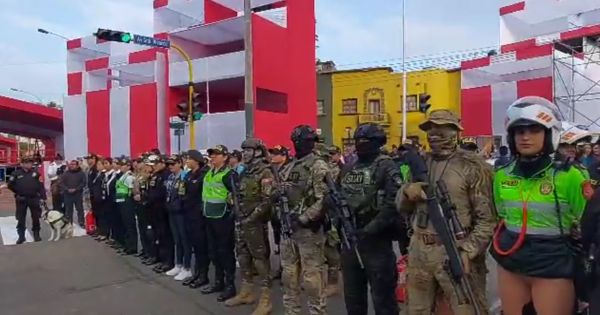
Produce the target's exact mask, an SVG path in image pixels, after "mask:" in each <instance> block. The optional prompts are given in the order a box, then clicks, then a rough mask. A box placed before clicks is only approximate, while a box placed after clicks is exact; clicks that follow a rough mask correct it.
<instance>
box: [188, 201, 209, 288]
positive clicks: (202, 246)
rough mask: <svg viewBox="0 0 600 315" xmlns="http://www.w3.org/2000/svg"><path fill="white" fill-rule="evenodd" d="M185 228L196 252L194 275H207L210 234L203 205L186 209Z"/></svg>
mask: <svg viewBox="0 0 600 315" xmlns="http://www.w3.org/2000/svg"><path fill="white" fill-rule="evenodd" d="M185 230H186V233H187V237H188V239H189V241H190V243H191V245H192V250H193V252H194V259H195V266H194V275H196V276H199V275H203V276H206V275H207V273H208V264H209V259H208V234H207V230H206V219H205V218H204V216H203V215H202V205H197V206H195V207H193V208H192V209H186V211H185Z"/></svg>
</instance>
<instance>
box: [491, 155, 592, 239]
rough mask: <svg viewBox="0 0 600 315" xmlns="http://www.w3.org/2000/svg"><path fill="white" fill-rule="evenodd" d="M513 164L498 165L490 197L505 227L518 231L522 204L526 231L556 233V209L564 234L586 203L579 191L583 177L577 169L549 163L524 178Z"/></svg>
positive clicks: (568, 230)
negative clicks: (517, 173)
mask: <svg viewBox="0 0 600 315" xmlns="http://www.w3.org/2000/svg"><path fill="white" fill-rule="evenodd" d="M514 167H515V162H513V163H511V164H509V165H508V166H506V167H504V168H501V169H499V170H498V171H497V172H496V175H495V177H494V201H495V203H496V209H497V210H498V215H499V216H500V218H502V219H504V222H505V225H506V228H507V229H508V230H510V231H513V232H516V233H519V232H520V231H521V226H522V225H523V213H524V211H523V208H524V205H525V204H526V205H527V234H530V235H550V236H557V235H560V234H561V229H560V226H561V224H560V222H559V212H560V219H561V221H562V222H561V223H562V228H563V233H565V234H568V233H569V232H570V229H571V227H572V226H573V224H575V223H577V222H579V219H580V218H581V215H582V214H583V209H584V207H585V203H586V201H585V198H584V196H583V191H582V187H583V184H584V182H585V180H586V179H585V176H584V174H583V173H582V172H581V170H579V169H577V168H575V167H570V168H569V169H568V170H556V169H555V167H554V165H552V164H551V165H550V166H548V167H547V168H546V169H544V170H542V171H541V172H539V173H538V174H537V175H536V176H533V177H532V178H528V179H525V178H523V177H521V176H518V175H515V174H513V170H514ZM557 201H558V203H557ZM557 204H558V208H557Z"/></svg>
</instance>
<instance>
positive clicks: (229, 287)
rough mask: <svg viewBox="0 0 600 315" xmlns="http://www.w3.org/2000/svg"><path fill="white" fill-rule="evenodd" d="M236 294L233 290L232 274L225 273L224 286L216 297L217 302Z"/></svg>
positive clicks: (233, 279)
mask: <svg viewBox="0 0 600 315" xmlns="http://www.w3.org/2000/svg"><path fill="white" fill-rule="evenodd" d="M236 294H237V292H236V291H235V278H234V275H232V274H228V273H226V274H225V288H224V289H223V292H221V294H219V296H218V297H217V301H218V302H225V301H227V300H229V299H231V298H232V297H234V296H235V295H236Z"/></svg>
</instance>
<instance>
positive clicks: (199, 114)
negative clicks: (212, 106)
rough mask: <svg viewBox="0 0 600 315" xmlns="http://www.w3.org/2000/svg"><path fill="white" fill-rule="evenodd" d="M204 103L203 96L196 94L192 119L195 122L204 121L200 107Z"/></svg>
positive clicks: (193, 99) (193, 101)
mask: <svg viewBox="0 0 600 315" xmlns="http://www.w3.org/2000/svg"><path fill="white" fill-rule="evenodd" d="M204 102H205V100H204V95H203V94H200V93H194V97H193V98H192V119H194V121H196V120H200V119H202V115H204V114H203V113H202V112H201V111H200V105H202V103H204Z"/></svg>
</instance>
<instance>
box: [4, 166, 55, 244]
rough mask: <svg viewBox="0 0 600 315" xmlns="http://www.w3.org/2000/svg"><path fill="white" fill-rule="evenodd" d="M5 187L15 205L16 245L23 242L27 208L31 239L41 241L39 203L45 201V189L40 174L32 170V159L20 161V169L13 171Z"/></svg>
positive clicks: (40, 210)
mask: <svg viewBox="0 0 600 315" xmlns="http://www.w3.org/2000/svg"><path fill="white" fill-rule="evenodd" d="M7 186H8V189H9V190H10V191H12V192H13V193H14V194H15V201H16V205H17V211H16V214H15V217H16V218H17V234H18V235H19V239H18V240H17V244H23V243H24V242H25V229H26V226H25V222H26V218H25V217H26V216H27V208H29V211H31V221H32V225H33V226H32V228H31V231H32V232H33V239H34V241H36V242H39V241H41V240H42V238H41V237H40V216H41V215H42V208H41V207H40V201H42V200H43V201H45V200H46V189H44V184H43V183H42V180H41V179H40V174H39V173H38V172H37V171H36V170H34V169H33V159H32V158H30V157H24V158H23V159H22V160H21V168H20V169H17V170H15V171H13V173H12V174H11V175H10V176H9V178H8V183H7Z"/></svg>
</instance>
